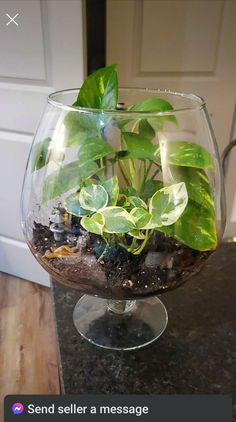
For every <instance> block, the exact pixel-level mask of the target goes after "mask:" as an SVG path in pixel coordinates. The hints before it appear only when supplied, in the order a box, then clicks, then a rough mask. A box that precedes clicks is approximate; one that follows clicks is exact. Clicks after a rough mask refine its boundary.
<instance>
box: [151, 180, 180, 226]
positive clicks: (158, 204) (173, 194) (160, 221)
mask: <svg viewBox="0 0 236 422" xmlns="http://www.w3.org/2000/svg"><path fill="white" fill-rule="evenodd" d="M187 203H188V193H187V189H186V186H185V183H177V184H175V185H171V186H168V187H165V188H163V189H160V190H159V191H157V192H156V193H155V194H154V195H153V196H152V198H151V200H150V204H149V212H150V214H152V219H151V221H150V224H151V226H152V227H161V226H169V225H171V224H173V223H175V222H176V221H177V220H178V219H179V217H180V216H181V214H182V213H183V211H184V210H185V208H186V205H187Z"/></svg>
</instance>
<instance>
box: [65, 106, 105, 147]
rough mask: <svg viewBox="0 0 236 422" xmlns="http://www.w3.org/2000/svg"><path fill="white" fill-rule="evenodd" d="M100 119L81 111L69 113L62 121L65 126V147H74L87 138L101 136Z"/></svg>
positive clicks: (98, 116)
mask: <svg viewBox="0 0 236 422" xmlns="http://www.w3.org/2000/svg"><path fill="white" fill-rule="evenodd" d="M101 121H102V119H101V117H100V115H99V114H98V113H97V114H95V113H94V114H92V113H89V112H84V113H82V112H81V111H79V110H78V111H70V112H69V113H67V115H66V117H65V119H64V122H63V123H64V125H65V136H64V139H65V145H66V146H67V147H74V146H77V145H80V144H81V143H82V142H83V141H85V140H86V139H89V138H97V137H100V136H101V129H102V127H103V125H102V124H101Z"/></svg>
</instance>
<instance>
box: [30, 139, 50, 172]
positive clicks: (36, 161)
mask: <svg viewBox="0 0 236 422" xmlns="http://www.w3.org/2000/svg"><path fill="white" fill-rule="evenodd" d="M50 142H51V138H46V139H44V141H42V142H38V143H37V144H36V145H34V146H33V148H32V153H31V157H32V158H31V160H32V161H31V170H32V172H33V171H35V170H39V169H41V168H42V167H44V166H45V165H46V164H48V147H49V144H50Z"/></svg>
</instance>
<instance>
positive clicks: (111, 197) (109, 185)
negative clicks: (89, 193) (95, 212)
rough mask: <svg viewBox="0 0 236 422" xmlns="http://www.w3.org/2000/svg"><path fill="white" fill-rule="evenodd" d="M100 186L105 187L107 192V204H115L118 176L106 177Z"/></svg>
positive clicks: (117, 192)
mask: <svg viewBox="0 0 236 422" xmlns="http://www.w3.org/2000/svg"><path fill="white" fill-rule="evenodd" d="M102 186H103V187H104V188H105V189H106V191H107V193H108V205H116V203H117V201H118V197H119V182H118V177H117V176H114V177H111V179H108V180H106V181H105V182H103V183H102Z"/></svg>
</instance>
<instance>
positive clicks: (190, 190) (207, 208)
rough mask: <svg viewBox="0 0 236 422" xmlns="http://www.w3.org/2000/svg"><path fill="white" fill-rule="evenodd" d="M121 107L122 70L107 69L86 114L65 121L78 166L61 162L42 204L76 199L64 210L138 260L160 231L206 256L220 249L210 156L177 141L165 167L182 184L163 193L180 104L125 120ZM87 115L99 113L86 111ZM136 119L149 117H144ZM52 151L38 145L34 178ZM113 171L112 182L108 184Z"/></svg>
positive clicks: (154, 106) (85, 103)
mask: <svg viewBox="0 0 236 422" xmlns="http://www.w3.org/2000/svg"><path fill="white" fill-rule="evenodd" d="M117 104H118V82H117V66H116V65H112V66H108V67H105V68H102V69H99V70H98V71H96V72H94V73H93V74H92V75H90V76H89V77H88V78H87V79H86V80H85V82H84V84H83V86H82V87H81V89H80V91H79V94H78V98H77V100H76V102H75V103H74V104H73V106H74V107H78V111H70V112H68V113H67V115H66V116H65V119H64V126H65V147H66V148H77V149H78V153H77V156H78V159H77V160H75V161H73V162H71V163H69V164H63V162H62V163H60V166H59V168H58V170H56V171H54V172H52V173H51V174H49V176H47V178H46V179H45V183H44V187H43V197H42V201H43V202H46V201H49V200H51V199H53V198H55V197H57V196H60V195H62V194H65V193H66V192H68V195H67V196H66V197H65V200H64V207H65V209H66V211H67V212H68V213H69V214H72V215H74V216H76V217H78V218H79V219H80V224H81V226H82V227H83V228H84V229H85V230H86V231H87V232H90V233H95V234H96V235H100V236H101V237H102V238H103V239H104V241H105V242H106V244H107V245H113V244H119V245H120V246H122V247H123V248H124V249H126V250H127V251H128V252H130V253H132V254H135V255H137V254H140V253H141V251H142V250H143V249H144V248H145V246H146V244H147V242H148V241H149V239H150V237H151V236H152V234H153V233H154V231H160V232H164V233H166V234H168V235H169V236H171V237H173V238H176V239H177V240H178V241H179V242H181V243H183V244H184V245H187V246H189V247H191V248H193V249H196V250H199V251H206V250H211V249H214V248H215V247H216V245H217V236H216V229H215V210H214V202H213V199H212V194H211V188H210V184H209V179H208V176H207V172H211V171H214V163H213V159H212V156H211V155H210V153H209V152H208V151H207V150H206V149H204V148H203V147H202V146H200V145H197V144H195V143H191V142H189V141H188V140H185V139H183V140H181V141H175V142H169V143H168V148H167V149H166V151H165V162H166V163H167V164H168V167H169V168H170V169H171V173H172V176H173V178H174V180H175V183H174V184H170V185H168V186H163V182H162V178H161V175H162V163H163V159H162V157H161V145H159V143H158V142H157V140H158V133H159V132H161V131H162V130H163V127H164V125H165V124H166V122H167V121H169V122H171V124H173V125H178V122H177V120H176V117H175V115H174V114H171V111H172V110H173V107H172V105H171V104H170V103H169V102H167V101H165V100H163V99H161V98H148V99H145V100H144V101H142V102H139V103H137V104H135V105H133V106H131V107H129V109H128V111H129V116H128V117H129V118H127V114H125V116H124V117H122V112H120V113H119V115H117V117H116V114H115V113H114V114H112V113H106V111H115V110H117ZM84 108H86V109H92V110H94V112H92V111H91V112H89V111H87V112H82V110H83V109H84ZM104 111H105V112H104ZM166 111H169V112H170V114H163V115H159V116H158V114H157V116H154V117H153V114H152V117H149V113H150V112H151V113H158V112H166ZM134 112H142V113H143V114H142V116H143V115H145V114H146V116H145V118H143V117H142V118H137V114H135V113H134ZM132 113H133V115H132ZM111 126H114V127H116V130H117V131H119V137H120V147H119V149H114V148H113V146H112V145H111V144H110V143H108V139H107V138H108V135H109V131H110V129H111ZM130 127H131V129H130ZM50 144H51V139H50V138H47V139H45V140H44V141H42V142H40V143H38V144H37V145H36V146H35V148H34V154H33V157H34V158H33V161H32V170H33V171H35V170H39V169H41V168H42V167H44V166H46V165H47V164H48V163H49V162H50V160H51V159H52V157H51V154H50ZM108 166H110V168H111V175H112V177H110V178H107V177H106V169H107V168H108ZM117 167H119V171H120V175H121V177H120V178H119V179H120V180H119V179H118V177H117V174H118V173H117V171H115V169H116V168H117ZM121 179H122V180H121ZM71 189H73V193H71ZM64 196H65V195H63V197H64Z"/></svg>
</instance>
